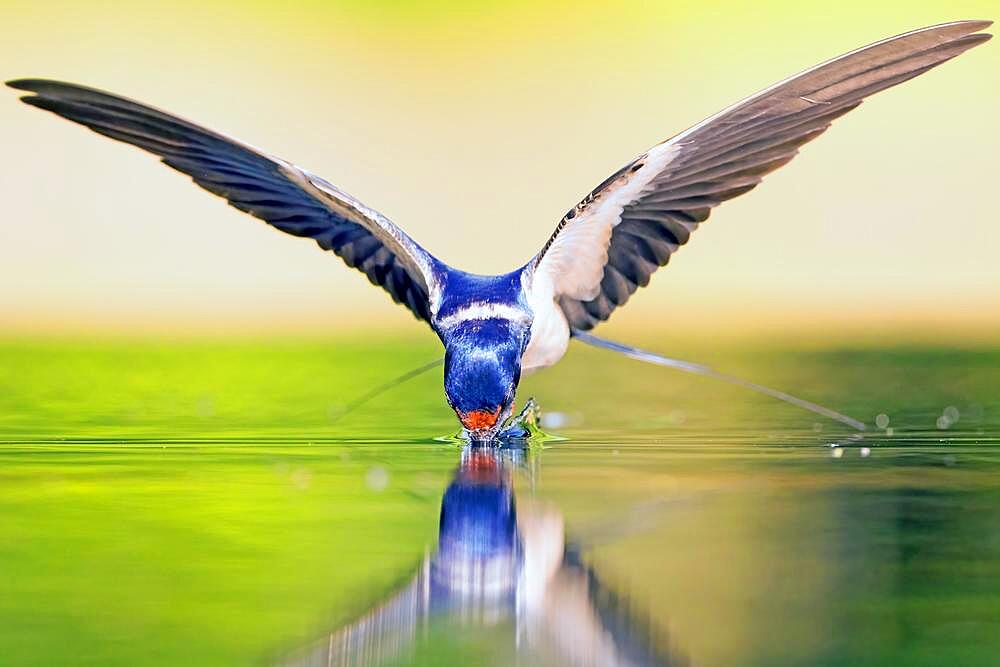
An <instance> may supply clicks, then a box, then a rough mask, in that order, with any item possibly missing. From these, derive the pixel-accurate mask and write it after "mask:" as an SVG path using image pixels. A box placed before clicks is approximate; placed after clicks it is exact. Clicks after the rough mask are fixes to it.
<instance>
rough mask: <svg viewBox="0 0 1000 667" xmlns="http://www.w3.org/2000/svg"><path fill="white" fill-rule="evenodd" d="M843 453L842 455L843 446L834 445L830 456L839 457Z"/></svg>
mask: <svg viewBox="0 0 1000 667" xmlns="http://www.w3.org/2000/svg"><path fill="white" fill-rule="evenodd" d="M843 455H844V448H843V447H834V448H833V450H832V451H831V452H830V456H832V457H833V458H835V459H839V458H840V457H841V456H843Z"/></svg>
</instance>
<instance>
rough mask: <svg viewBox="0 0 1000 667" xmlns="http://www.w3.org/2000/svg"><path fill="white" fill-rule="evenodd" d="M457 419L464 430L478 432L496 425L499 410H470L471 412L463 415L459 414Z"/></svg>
mask: <svg viewBox="0 0 1000 667" xmlns="http://www.w3.org/2000/svg"><path fill="white" fill-rule="evenodd" d="M458 418H459V420H460V421H461V422H462V426H464V427H465V428H467V429H469V430H470V431H479V430H481V429H484V428H489V427H491V426H493V425H494V424H496V423H497V419H499V418H500V408H497V409H496V410H494V411H493V412H489V411H487V410H472V411H471V412H466V413H465V414H459V415H458Z"/></svg>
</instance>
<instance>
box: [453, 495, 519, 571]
mask: <svg viewBox="0 0 1000 667" xmlns="http://www.w3.org/2000/svg"><path fill="white" fill-rule="evenodd" d="M516 547H517V514H516V512H515V510H514V496H513V494H512V493H511V491H510V487H509V486H507V485H505V484H483V483H477V482H468V481H462V480H455V481H454V482H452V483H451V485H450V486H449V487H448V490H447V491H446V492H445V494H444V499H443V500H442V501H441V526H440V533H439V535H438V554H439V557H440V558H443V559H446V560H466V559H468V558H470V557H471V558H484V557H490V556H497V555H501V554H508V553H512V552H513V551H514V550H515V549H516Z"/></svg>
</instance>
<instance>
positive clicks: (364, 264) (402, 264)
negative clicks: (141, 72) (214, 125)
mask: <svg viewBox="0 0 1000 667" xmlns="http://www.w3.org/2000/svg"><path fill="white" fill-rule="evenodd" d="M989 25H991V22H990V21H957V22H952V23H945V24H941V25H936V26H932V27H928V28H923V29H920V30H915V31H912V32H908V33H905V34H902V35H898V36H896V37H891V38H889V39H885V40H882V41H880V42H876V43H874V44H871V45H869V46H866V47H863V48H860V49H857V50H855V51H851V52H850V53H847V54H845V55H843V56H840V57H838V58H834V59H833V60H829V61H827V62H825V63H822V64H820V65H817V66H815V67H812V68H810V69H807V70H805V71H804V72H801V73H799V74H797V75H795V76H793V77H791V78H788V79H785V80H784V81H781V82H779V83H777V84H775V85H773V86H771V87H769V88H766V89H765V90H763V91H761V92H759V93H757V94H755V95H752V96H751V97H749V98H747V99H745V100H743V101H741V102H738V103H736V104H734V105H732V106H730V107H728V108H727V109H724V110H723V111H721V112H719V113H717V114H715V115H714V116H711V117H709V118H708V119H706V120H704V121H702V122H700V123H698V124H697V125H695V126H693V127H691V128H690V129H688V130H686V131H684V132H681V133H680V134H678V135H676V136H674V137H673V138H671V139H668V140H666V141H664V142H662V143H659V144H657V145H656V146H654V147H653V148H651V149H649V150H648V151H646V152H645V153H643V154H642V155H640V156H639V157H637V158H635V159H634V160H632V161H630V162H629V163H628V164H626V165H625V166H624V167H622V168H621V169H619V170H618V171H616V172H615V173H614V174H613V175H611V176H610V177H609V178H608V179H607V180H605V181H604V182H603V183H601V184H600V185H599V186H597V188H595V189H594V190H593V191H591V192H590V194H588V195H587V196H586V197H584V198H583V200H582V201H580V203H578V204H577V205H576V206H574V207H573V208H571V209H570V210H569V211H568V212H567V213H566V214H565V215H564V216H563V218H562V219H561V220H560V221H559V223H558V225H557V226H556V229H555V231H554V232H553V233H552V235H551V236H550V237H549V239H548V240H547V241H546V242H545V244H544V246H543V247H542V249H541V250H540V251H539V252H538V253H537V254H535V255H534V256H533V257H532V258H531V260H530V261H528V263H527V264H525V265H524V266H521V267H520V268H517V269H515V270H514V271H511V272H510V273H506V274H503V275H495V276H487V275H478V274H474V273H467V272H465V271H460V270H458V269H455V268H452V267H451V266H449V265H447V264H445V263H444V262H442V261H441V260H439V259H437V258H436V257H434V256H433V255H432V254H431V253H429V252H428V251H426V250H425V249H424V248H422V247H421V246H420V245H419V244H417V243H416V242H415V241H414V240H413V239H411V238H410V237H409V236H408V235H407V234H406V233H405V232H404V231H403V230H402V229H400V228H399V227H397V226H396V225H395V224H393V223H392V222H391V221H389V220H388V219H387V218H386V217H385V216H383V215H382V214H380V213H378V212H377V211H375V210H374V209H371V208H368V207H367V206H366V205H365V204H363V203H361V202H360V201H358V200H357V199H355V198H354V197H351V196H350V195H349V194H347V193H346V192H344V191H343V190H340V189H339V188H337V187H335V186H333V185H331V184H330V183H328V182H326V181H324V180H323V179H321V178H319V177H317V176H314V175H313V174H310V173H309V172H307V171H305V170H303V169H300V168H298V167H296V166H295V165H293V164H291V163H289V162H286V161H285V160H282V159H279V158H276V157H273V156H270V155H267V154H265V153H263V152H261V151H259V150H258V149H256V148H253V147H252V146H250V145H248V144H245V143H242V142H240V141H236V140H234V139H231V138H229V137H226V136H224V135H222V134H218V133H216V132H213V131H211V130H208V129H205V128H203V127H200V126H198V125H195V124H194V123H191V122H188V121H186V120H183V119H181V118H178V117H177V116H174V115H171V114H168V113H165V112H163V111H159V110H157V109H154V108H152V107H149V106H146V105H144V104H140V103H138V102H134V101H131V100H128V99H126V98H123V97H119V96H117V95H112V94H109V93H105V92H102V91H99V90H95V89H92V88H86V87H83V86H79V85H75V84H70V83H62V82H58V81H49V80H42V79H19V80H16V81H10V82H8V84H7V85H9V86H11V87H13V88H16V89H19V90H24V91H28V92H29V93H30V94H29V95H26V96H24V97H22V98H21V99H22V100H23V101H24V102H25V103H27V104H30V105H32V106H36V107H39V108H41V109H46V110H48V111H51V112H53V113H56V114H58V115H60V116H63V117H64V118H67V119H69V120H72V121H75V122H77V123H80V124H82V125H85V126H87V127H89V128H90V129H92V130H94V131H95V132H98V133H100V134H103V135H105V136H108V137H111V138H112V139H117V140H119V141H124V142H126V143H130V144H133V145H135V146H138V147H140V148H142V149H144V150H147V151H149V152H151V153H154V154H156V155H158V156H159V157H160V159H161V160H162V162H163V163H164V164H166V165H167V166H169V167H172V168H173V169H176V170H178V171H181V172H183V173H185V174H187V175H188V176H190V177H191V178H192V179H193V180H194V182H195V183H197V184H198V185H200V186H201V187H203V188H204V189H206V190H208V191H209V192H212V193H214V194H216V195H220V196H222V197H224V198H225V199H227V200H228V201H229V203H230V204H231V205H233V206H234V207H236V208H238V209H240V210H241V211H245V212H247V213H250V214H251V215H253V216H255V217H257V218H260V219H262V220H264V221H265V222H267V223H268V224H270V225H272V226H274V227H276V228H277V229H279V230H281V231H283V232H287V233H289V234H293V235H296V236H303V237H308V238H312V239H314V240H315V241H316V243H318V244H319V246H320V247H321V248H322V249H323V250H328V251H332V252H333V253H335V254H336V255H338V256H340V258H341V259H342V260H343V261H344V262H345V263H346V264H347V265H348V266H350V267H352V268H355V269H357V270H359V271H361V272H362V273H364V274H365V276H366V277H367V278H368V280H369V281H371V283H372V284H374V285H377V286H379V287H381V288H383V289H384V290H385V291H386V292H388V293H389V295H390V296H391V297H392V299H393V300H394V301H396V302H397V303H400V304H402V305H403V306H405V307H406V308H408V309H409V310H410V311H411V312H412V313H413V315H414V316H416V317H417V318H418V319H420V320H423V321H425V322H426V323H427V324H428V325H430V327H431V328H432V329H433V330H434V332H435V333H436V334H437V335H438V337H439V338H440V339H441V342H442V343H443V344H444V349H445V358H444V389H445V396H446V398H447V401H448V404H449V405H450V406H451V408H452V409H453V410H454V411H455V414H456V415H457V417H458V419H459V421H460V422H461V423H462V426H463V427H464V429H465V431H466V432H467V434H468V435H469V436H470V437H471V438H472V439H474V440H489V439H491V438H493V437H494V436H496V435H497V434H498V433H499V432H501V430H502V429H503V428H504V426H505V424H507V421H508V418H509V417H510V415H511V413H512V410H513V406H514V396H515V392H516V390H517V386H518V383H519V381H520V378H521V375H522V374H523V373H527V372H530V371H534V370H537V369H540V368H544V367H547V366H551V365H553V364H555V363H556V362H557V361H559V360H560V359H561V358H562V356H563V354H564V353H565V352H566V348H567V346H568V345H569V341H570V338H571V337H574V336H575V337H577V338H579V339H581V340H583V341H584V342H588V343H591V344H597V345H602V346H604V347H609V348H611V349H617V348H622V347H624V346H620V345H618V344H616V343H611V342H610V341H603V340H602V339H599V338H597V337H595V336H593V334H590V333H589V331H590V330H591V329H593V328H594V327H596V326H597V325H598V324H600V323H601V322H604V321H605V320H607V319H608V318H609V317H610V316H611V314H612V313H613V312H614V311H615V310H616V309H617V308H619V307H621V306H623V305H624V304H625V303H626V302H627V301H628V299H629V297H630V296H631V295H632V293H633V292H635V291H636V289H638V288H639V287H644V286H646V285H647V284H648V282H649V279H650V277H651V276H652V274H653V273H654V272H655V271H656V269H658V268H659V267H661V266H664V265H665V264H666V263H667V261H668V260H669V259H670V257H671V256H672V255H673V254H674V253H675V252H676V251H677V250H678V249H679V248H680V246H682V245H684V244H686V243H687V241H688V239H689V238H690V236H691V234H692V233H693V232H694V231H695V230H696V229H697V228H698V226H699V225H700V224H701V223H703V222H705V221H706V220H707V219H708V217H709V215H710V214H711V212H712V210H713V209H714V208H715V207H716V206H718V205H719V204H721V203H722V202H724V201H726V200H728V199H732V198H733V197H737V196H739V195H741V194H744V193H746V192H749V191H750V190H752V189H754V188H755V187H756V186H757V185H758V184H759V183H760V181H761V179H762V178H763V177H764V176H765V175H766V174H768V173H769V172H771V171H773V170H775V169H777V168H778V167H781V166H782V165H784V164H786V163H787V162H789V161H790V160H791V159H792V158H793V157H794V156H795V155H796V153H797V152H798V150H799V148H800V147H801V146H802V145H804V144H805V143H807V142H809V141H811V140H812V139H815V138H816V137H818V136H819V135H820V134H822V133H823V132H824V131H826V129H827V128H828V127H829V126H830V124H831V123H832V122H833V121H834V120H835V119H837V118H839V117H840V116H843V115H844V114H846V113H847V112H849V111H851V110H852V109H855V108H857V106H858V105H860V104H861V102H862V100H864V99H865V98H866V97H868V96H870V95H872V94H874V93H877V92H879V91H882V90H885V89H887V88H890V87H892V86H895V85H897V84H899V83H902V82H904V81H907V80H909V79H912V78H913V77H916V76H918V75H920V74H922V73H924V72H926V71H928V70H930V69H932V68H934V67H936V66H938V65H940V64H941V63H944V62H946V61H948V60H950V59H952V58H954V57H955V56H958V55H959V54H961V53H963V52H965V51H966V50H968V49H970V48H972V47H974V46H977V45H979V44H982V43H983V42H985V41H987V40H988V39H989V38H990V35H989V34H986V33H983V32H981V31H982V30H984V29H985V28H987V27H988V26H989ZM625 349H627V350H632V351H633V352H635V353H636V354H632V355H630V356H634V357H636V358H643V357H644V356H646V357H656V358H658V359H659V360H660V361H663V360H664V359H665V358H663V357H658V356H657V355H652V353H647V352H645V351H642V350H635V349H634V348H625ZM617 351H619V352H621V351H623V350H622V349H618V350H617ZM647 360H649V359H647ZM666 361H671V360H669V359H667V360H666ZM676 363H680V364H683V362H676ZM689 366H691V368H685V370H695V368H694V367H695V366H696V365H689ZM681 367H683V366H681ZM695 372H699V371H697V370H695ZM745 384H746V383H745ZM754 387H755V386H754ZM769 391H771V392H772V395H775V396H776V397H777V398H783V396H787V395H783V396H778V395H777V394H782V392H775V391H773V390H769ZM783 400H784V399H783ZM795 400H798V401H799V404H801V405H802V406H803V407H808V408H809V409H813V408H816V407H818V406H815V405H814V404H810V403H808V402H806V401H801V400H800V399H795ZM824 410H826V409H824ZM827 413H832V415H836V416H835V418H838V419H840V420H841V421H843V422H844V423H847V424H850V425H852V426H858V422H856V421H855V420H851V419H850V418H849V417H845V416H843V415H840V414H839V413H834V412H832V411H829V410H827ZM827 413H824V414H827ZM828 416H830V414H828ZM862 427H863V426H862Z"/></svg>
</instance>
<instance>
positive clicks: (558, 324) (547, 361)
mask: <svg viewBox="0 0 1000 667" xmlns="http://www.w3.org/2000/svg"><path fill="white" fill-rule="evenodd" d="M539 287H542V288H543V289H539ZM546 287H548V289H547V290H546V289H544V288H546ZM527 294H528V305H529V306H531V310H532V311H533V313H534V318H533V319H532V320H531V338H529V339H528V347H527V348H526V349H525V350H524V354H523V355H521V372H522V373H530V372H531V371H535V370H538V369H540V368H545V367H546V366H551V365H553V364H554V363H556V362H557V361H559V360H560V359H562V357H563V355H564V354H566V348H567V347H569V323H568V322H566V316H565V315H563V312H562V308H560V307H559V304H557V303H556V300H555V296H554V295H553V293H552V289H551V282H549V283H547V284H544V285H539V284H538V283H537V281H536V283H535V285H534V287H533V289H530V290H527Z"/></svg>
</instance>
